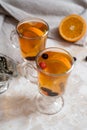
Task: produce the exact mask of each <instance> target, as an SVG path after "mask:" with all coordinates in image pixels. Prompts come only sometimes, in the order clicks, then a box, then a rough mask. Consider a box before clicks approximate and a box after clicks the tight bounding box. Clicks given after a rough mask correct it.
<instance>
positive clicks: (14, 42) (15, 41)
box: [10, 29, 19, 48]
mask: <svg viewBox="0 0 87 130" xmlns="http://www.w3.org/2000/svg"><path fill="white" fill-rule="evenodd" d="M10 41H11V44H12V46H13V47H14V48H19V44H18V36H17V32H16V30H15V29H14V30H12V32H11V34H10Z"/></svg>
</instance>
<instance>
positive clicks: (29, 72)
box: [19, 61, 38, 85]
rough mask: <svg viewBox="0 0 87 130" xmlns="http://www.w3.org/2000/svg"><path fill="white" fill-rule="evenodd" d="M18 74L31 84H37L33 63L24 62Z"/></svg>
mask: <svg viewBox="0 0 87 130" xmlns="http://www.w3.org/2000/svg"><path fill="white" fill-rule="evenodd" d="M20 69H21V70H20V72H21V73H20V72H19V73H20V74H21V75H22V76H23V77H25V78H26V79H27V80H28V81H30V82H31V83H33V84H36V85H37V84H38V80H37V69H36V65H35V61H29V62H24V63H23V64H22V65H21V67H20Z"/></svg>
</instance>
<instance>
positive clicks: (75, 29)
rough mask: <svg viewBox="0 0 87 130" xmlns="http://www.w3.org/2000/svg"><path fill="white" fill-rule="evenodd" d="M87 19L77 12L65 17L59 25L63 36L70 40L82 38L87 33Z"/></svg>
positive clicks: (74, 40)
mask: <svg viewBox="0 0 87 130" xmlns="http://www.w3.org/2000/svg"><path fill="white" fill-rule="evenodd" d="M86 29H87V27H86V21H85V20H84V19H83V18H82V17H81V16H79V15H77V14H72V15H69V16H67V17H65V18H64V19H63V20H62V21H61V23H60V25H59V33H60V35H61V37H62V38H63V39H65V40H67V41H69V42H76V41H78V40H80V39H81V38H82V37H83V36H84V34H85V33H86Z"/></svg>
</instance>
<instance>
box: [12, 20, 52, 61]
mask: <svg viewBox="0 0 87 130" xmlns="http://www.w3.org/2000/svg"><path fill="white" fill-rule="evenodd" d="M48 31H49V26H48V24H47V23H46V22H45V21H44V20H42V19H40V18H25V19H23V20H21V21H20V22H19V23H18V24H17V26H16V29H15V30H13V31H12V33H11V36H10V39H11V41H12V45H13V46H14V47H16V48H17V47H18V46H19V47H18V48H20V52H21V56H22V57H23V59H24V61H28V62H29V61H32V60H35V57H36V55H37V54H38V52H39V51H41V50H43V49H44V48H45V44H46V40H47V35H48ZM17 39H18V41H17ZM30 63H31V62H30Z"/></svg>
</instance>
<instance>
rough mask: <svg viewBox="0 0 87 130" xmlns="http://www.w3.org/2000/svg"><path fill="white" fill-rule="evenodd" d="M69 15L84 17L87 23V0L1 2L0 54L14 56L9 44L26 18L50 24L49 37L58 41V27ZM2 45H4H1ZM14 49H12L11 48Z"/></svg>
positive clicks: (2, 0)
mask: <svg viewBox="0 0 87 130" xmlns="http://www.w3.org/2000/svg"><path fill="white" fill-rule="evenodd" d="M69 14H79V15H82V16H83V17H84V18H85V20H86V21H87V0H67V1H65V0H55V1H54V0H44V1H43V0H34V1H31V0H0V52H3V46H4V44H5V46H6V50H5V52H4V53H6V54H8V55H12V54H11V51H8V50H9V49H10V46H8V45H7V43H9V42H10V41H9V38H10V33H11V31H12V29H13V27H14V26H15V25H16V24H17V23H18V21H20V20H22V19H23V18H26V17H39V18H42V19H44V20H45V21H46V22H47V23H48V24H49V28H50V30H49V37H50V38H54V39H57V38H59V39H58V40H62V39H60V37H58V30H57V28H58V25H59V23H60V21H61V19H62V18H63V17H65V16H67V15H69ZM1 43H2V44H1ZM11 49H12V48H11Z"/></svg>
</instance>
